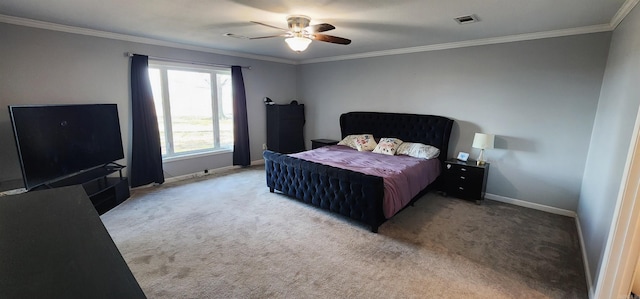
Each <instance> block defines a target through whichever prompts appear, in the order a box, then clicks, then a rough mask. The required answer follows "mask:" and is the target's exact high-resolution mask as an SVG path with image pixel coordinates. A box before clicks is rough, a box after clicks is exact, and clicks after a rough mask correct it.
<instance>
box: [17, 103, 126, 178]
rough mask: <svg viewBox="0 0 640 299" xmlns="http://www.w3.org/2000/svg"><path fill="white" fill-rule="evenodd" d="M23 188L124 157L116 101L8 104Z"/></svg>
mask: <svg viewBox="0 0 640 299" xmlns="http://www.w3.org/2000/svg"><path fill="white" fill-rule="evenodd" d="M9 114H10V117H11V124H12V126H13V133H14V137H15V141H16V145H17V148H18V156H19V158H20V167H21V169H22V178H23V181H24V186H25V188H26V189H27V190H32V189H33V188H36V187H38V186H41V185H44V184H47V183H50V182H54V181H57V180H59V179H62V178H65V177H69V176H71V175H73V174H77V173H80V172H83V171H86V170H90V169H94V168H97V167H100V166H105V165H107V164H109V163H110V162H113V161H116V160H119V159H123V158H124V152H123V149H122V138H121V135H120V121H119V119H118V107H117V105H116V104H90V105H41V106H9Z"/></svg>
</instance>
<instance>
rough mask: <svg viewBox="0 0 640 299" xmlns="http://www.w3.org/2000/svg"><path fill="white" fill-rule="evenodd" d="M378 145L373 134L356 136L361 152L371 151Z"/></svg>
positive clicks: (357, 147) (357, 145) (358, 148)
mask: <svg viewBox="0 0 640 299" xmlns="http://www.w3.org/2000/svg"><path fill="white" fill-rule="evenodd" d="M376 145H378V144H377V143H376V141H375V139H373V135H369V134H365V135H360V136H358V137H357V138H356V149H357V150H358V151H361V152H365V151H366V152H370V151H372V150H374V149H375V148H376Z"/></svg>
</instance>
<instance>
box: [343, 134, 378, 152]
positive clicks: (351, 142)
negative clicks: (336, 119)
mask: <svg viewBox="0 0 640 299" xmlns="http://www.w3.org/2000/svg"><path fill="white" fill-rule="evenodd" d="M363 136H370V137H371V139H373V135H371V134H359V135H348V136H347V137H345V138H343V139H342V140H340V142H338V145H346V146H348V147H350V148H353V149H358V145H357V143H356V139H357V138H358V137H363Z"/></svg>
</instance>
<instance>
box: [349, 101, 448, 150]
mask: <svg viewBox="0 0 640 299" xmlns="http://www.w3.org/2000/svg"><path fill="white" fill-rule="evenodd" d="M452 127H453V120H452V119H450V118H447V117H444V116H437V115H420V114H407V113H388V112H348V113H344V114H342V115H340V130H341V133H342V138H344V137H346V136H347V135H352V134H373V136H374V137H375V138H383V137H395V138H400V140H402V141H408V142H419V143H423V144H428V145H432V146H435V147H437V148H438V149H440V156H438V159H440V160H441V161H445V160H446V159H447V155H448V152H449V138H450V137H451V128H452Z"/></svg>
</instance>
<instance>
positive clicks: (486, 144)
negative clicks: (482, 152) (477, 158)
mask: <svg viewBox="0 0 640 299" xmlns="http://www.w3.org/2000/svg"><path fill="white" fill-rule="evenodd" d="M494 139H495V135H493V134H483V133H476V135H475V136H474V137H473V145H471V146H472V147H474V148H479V149H488V148H493V140H494Z"/></svg>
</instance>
